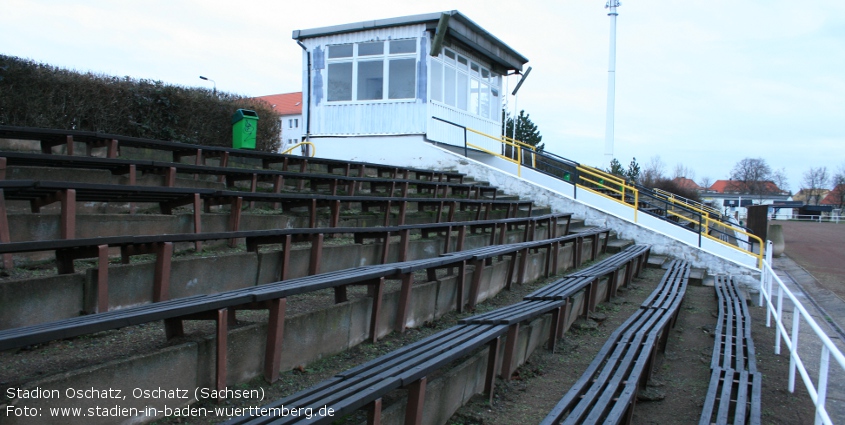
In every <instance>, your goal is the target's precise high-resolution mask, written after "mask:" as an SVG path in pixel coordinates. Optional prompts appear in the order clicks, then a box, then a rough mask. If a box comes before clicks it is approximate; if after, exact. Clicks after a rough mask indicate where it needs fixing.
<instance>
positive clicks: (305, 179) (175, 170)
mask: <svg viewBox="0 0 845 425" xmlns="http://www.w3.org/2000/svg"><path fill="white" fill-rule="evenodd" d="M11 166H30V167H33V166H35V167H52V168H77V169H95V170H97V169H98V170H107V171H109V172H111V173H112V174H114V175H125V176H127V184H129V185H134V184H135V182H136V181H137V178H138V173H144V174H154V175H161V176H164V182H163V185H164V186H168V187H173V186H175V185H176V180H175V179H176V175H177V174H191V175H194V176H196V175H199V174H203V175H212V176H216V177H218V179H219V180H220V181H222V182H225V183H226V185H227V187H229V188H234V187H235V185H236V183H237V182H239V181H248V182H250V191H251V192H255V191H256V190H257V188H258V183H260V182H263V183H271V184H272V185H273V192H274V193H279V192H280V191H281V190H282V188H283V187H284V186H285V184H286V183H289V182H290V181H291V180H292V181H293V182H294V183H295V187H297V188H298V189H299V190H302V189H303V188H304V187H305V183H309V188H310V189H311V190H312V191H316V190H318V189H319V188H321V187H326V190H327V191H329V192H330V193H331V194H332V195H337V191H338V188H345V190H346V195H348V196H351V195H354V194H355V192H356V190H358V191H360V190H363V189H364V188H365V187H366V188H367V189H369V190H370V192H372V193H378V192H380V193H384V194H386V195H387V196H391V197H392V196H398V193H401V194H402V196H404V197H408V196H409V195H410V188H412V187H413V188H414V189H415V190H416V192H417V194H419V195H422V194H428V195H431V196H432V197H434V198H437V197H447V196H449V195H451V196H464V197H467V198H470V197H472V198H474V199H480V198H482V197H491V198H492V199H495V198H496V196H497V193H496V192H497V188H495V187H492V186H488V185H479V184H465V183H454V182H445V181H436V180H435V181H432V180H411V179H402V178H391V177H388V178H380V177H353V176H343V175H337V174H320V173H313V172H294V171H280V170H275V169H248V168H236V167H216V166H207V165H193V164H184V163H179V162H159V161H149V160H129V159H118V158H95V157H80V156H69V155H47V154H36V153H21V152H2V151H0V180H2V179H5V174H6V173H5V172H6V168H7V167H11Z"/></svg>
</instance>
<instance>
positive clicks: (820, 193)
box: [792, 189, 830, 205]
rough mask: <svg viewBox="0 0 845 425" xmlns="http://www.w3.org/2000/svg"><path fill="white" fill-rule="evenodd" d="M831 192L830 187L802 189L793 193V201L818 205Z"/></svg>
mask: <svg viewBox="0 0 845 425" xmlns="http://www.w3.org/2000/svg"><path fill="white" fill-rule="evenodd" d="M828 193H830V190H828V189H801V190H799V191H798V193H796V194H794V195H792V200H793V201H800V202H803V203H805V204H808V205H816V204H817V203H820V202H821V200H822V199H824V198H825V196H827V194H828Z"/></svg>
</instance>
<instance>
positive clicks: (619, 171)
mask: <svg viewBox="0 0 845 425" xmlns="http://www.w3.org/2000/svg"><path fill="white" fill-rule="evenodd" d="M605 171H607V172H608V173H610V174H613V175H614V176H619V177H622V178H623V179H624V178H625V174H626V173H625V169H624V168H622V164H621V163H620V162H619V160H618V159H616V158H613V159H612V160H610V167H609V168H608V169H607V170H605Z"/></svg>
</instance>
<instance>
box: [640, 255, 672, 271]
mask: <svg viewBox="0 0 845 425" xmlns="http://www.w3.org/2000/svg"><path fill="white" fill-rule="evenodd" d="M668 262H669V257H667V256H665V255H655V254H649V256H648V264H646V267H650V268H655V269H662V268H663V267H664V265H665V264H667V263H668Z"/></svg>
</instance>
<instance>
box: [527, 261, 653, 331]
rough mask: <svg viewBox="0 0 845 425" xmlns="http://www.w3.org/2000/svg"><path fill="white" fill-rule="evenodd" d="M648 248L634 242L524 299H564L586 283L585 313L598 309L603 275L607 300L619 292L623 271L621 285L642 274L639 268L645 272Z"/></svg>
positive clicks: (627, 283) (626, 284)
mask: <svg viewBox="0 0 845 425" xmlns="http://www.w3.org/2000/svg"><path fill="white" fill-rule="evenodd" d="M649 252H650V246H649V245H631V246H629V247H627V248H625V249H624V250H622V251H620V252H619V253H618V254H616V255H614V256H613V257H610V258H608V259H606V260H604V261H601V262H599V263H596V264H593V265H591V266H589V267H587V268H584V269H581V270H577V271H575V272H572V273H570V274H567V275H566V276H564V277H563V278H562V279H559V280H557V281H556V282H553V283H552V284H550V285H548V286H546V287H544V288H541V289H539V290H537V291H534V292H532V293H530V294H528V295H526V296H525V299H526V300H564V299H568V298H569V297H571V296H572V295H574V294H575V293H577V292H578V291H580V290H581V289H583V288H585V287H586V288H587V290H586V291H585V293H584V294H585V296H586V300H585V302H584V311H583V312H582V314H584V315H586V314H589V313H590V312H594V311H595V308H596V305H597V304H598V302H599V300H598V285H599V281H600V280H601V279H603V278H607V279H608V285H607V295H606V297H605V300H606V301H608V300H610V299H611V298H613V297H615V296H616V295H617V293H618V289H619V283H618V280H619V274H620V273H623V282H622V285H623V286H625V287H627V286H628V285H630V283H631V281H632V280H633V278H634V277H635V276H639V275H640V272H642V270H643V268H644V267H645V265H646V264H647V263H648V254H649ZM623 267H624V269H623Z"/></svg>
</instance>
